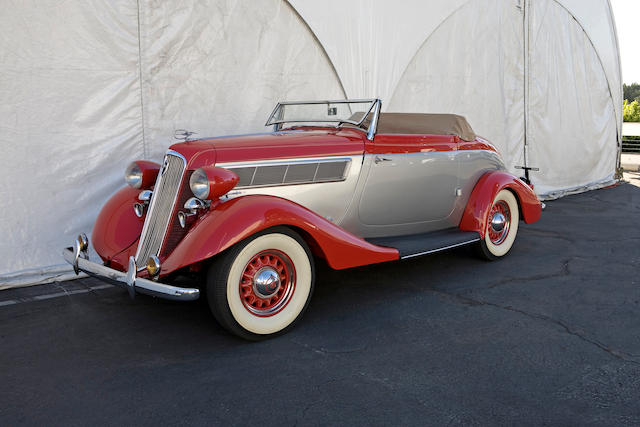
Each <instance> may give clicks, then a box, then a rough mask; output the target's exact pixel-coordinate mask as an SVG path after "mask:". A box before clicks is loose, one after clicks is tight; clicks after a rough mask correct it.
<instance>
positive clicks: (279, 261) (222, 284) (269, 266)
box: [207, 227, 314, 341]
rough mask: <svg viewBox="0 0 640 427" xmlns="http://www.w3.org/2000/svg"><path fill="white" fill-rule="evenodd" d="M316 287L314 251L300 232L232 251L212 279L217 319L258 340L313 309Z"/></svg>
mask: <svg viewBox="0 0 640 427" xmlns="http://www.w3.org/2000/svg"><path fill="white" fill-rule="evenodd" d="M313 285H314V266H313V257H312V256H311V252H310V251H309V248H308V246H307V244H306V243H305V241H304V240H303V239H302V238H301V237H300V236H299V235H298V234H297V233H295V232H293V231H292V230H290V229H288V228H284V227H282V228H277V229H271V230H269V231H267V232H263V233H259V234H257V235H255V236H252V237H250V238H248V239H245V240H243V241H242V242H240V243H238V244H236V245H235V246H233V247H231V248H230V249H228V250H227V251H226V252H225V253H223V254H221V255H220V257H219V258H218V259H217V260H215V262H214V263H213V264H212V265H211V267H210V269H209V272H208V274H207V296H208V301H209V307H210V308H211V311H212V313H213V315H214V316H215V318H216V319H217V320H218V322H219V323H220V324H221V325H222V326H223V327H224V328H225V329H227V330H228V331H229V332H231V333H233V334H235V335H238V336H240V337H242V338H245V339H249V340H254V341H256V340H260V339H264V338H269V337H271V336H274V335H277V334H280V333H284V332H285V331H287V330H288V329H289V328H291V327H292V326H293V325H294V324H295V322H297V321H298V320H299V319H300V318H301V317H302V314H303V313H304V311H305V309H306V308H307V305H308V304H309V300H310V299H311V295H312V293H313Z"/></svg>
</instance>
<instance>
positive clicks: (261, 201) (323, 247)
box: [162, 195, 399, 275]
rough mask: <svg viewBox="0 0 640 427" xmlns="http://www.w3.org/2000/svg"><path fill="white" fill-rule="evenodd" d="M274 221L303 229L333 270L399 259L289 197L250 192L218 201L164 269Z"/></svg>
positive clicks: (222, 247) (393, 251)
mask: <svg viewBox="0 0 640 427" xmlns="http://www.w3.org/2000/svg"><path fill="white" fill-rule="evenodd" d="M278 225H284V226H291V227H294V228H297V229H300V230H303V231H304V232H305V233H306V234H307V235H308V236H309V237H310V238H311V239H312V240H313V241H312V242H309V243H311V245H312V246H316V247H317V248H319V250H320V251H321V252H322V256H323V257H324V258H325V259H326V260H327V263H328V264H329V266H331V267H332V268H334V269H337V270H340V269H344V268H351V267H357V266H361V265H367V264H375V263H379V262H385V261H393V260H397V259H399V255H398V251H397V250H396V249H392V248H384V247H380V246H376V245H373V244H371V243H368V242H366V241H365V240H363V239H361V238H359V237H357V236H354V235H353V234H351V233H349V232H347V231H345V230H344V229H342V228H340V227H338V226H337V225H335V224H333V223H331V222H330V221H328V220H326V219H325V218H323V217H321V216H320V215H318V214H316V213H314V212H312V211H310V210H309V209H307V208H305V207H303V206H301V205H298V204H297V203H294V202H292V201H290V200H286V199H283V198H280V197H275V196H267V195H249V196H242V197H238V198H235V199H232V200H230V201H227V202H224V203H221V204H218V205H217V206H215V208H213V209H212V210H210V211H209V212H208V213H207V214H205V215H204V216H203V217H201V218H200V219H199V220H198V221H197V222H196V223H195V224H194V225H193V227H192V228H191V230H189V232H188V233H187V235H186V236H185V237H184V239H182V241H181V242H180V244H179V245H178V246H177V247H176V249H175V250H174V251H173V252H172V253H171V255H169V256H168V257H167V259H166V260H165V261H164V262H163V265H162V270H163V273H162V274H163V275H165V274H169V273H171V272H173V271H176V270H178V269H180V268H183V267H186V266H188V265H191V264H194V263H197V262H200V261H203V260H206V259H208V258H211V257H212V256H214V255H216V254H218V253H220V252H222V251H224V250H225V249H227V248H229V247H230V246H232V245H234V244H236V243H238V242H239V241H241V240H242V239H245V238H247V237H249V236H251V235H252V234H255V233H257V232H259V231H262V230H265V229H267V228H270V227H274V226H278ZM303 237H304V236H303Z"/></svg>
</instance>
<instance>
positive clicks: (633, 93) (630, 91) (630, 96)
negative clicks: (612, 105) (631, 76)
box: [622, 83, 640, 102]
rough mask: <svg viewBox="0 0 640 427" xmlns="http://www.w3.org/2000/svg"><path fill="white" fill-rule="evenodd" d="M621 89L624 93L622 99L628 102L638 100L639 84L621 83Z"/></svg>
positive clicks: (639, 99) (639, 100)
mask: <svg viewBox="0 0 640 427" xmlns="http://www.w3.org/2000/svg"><path fill="white" fill-rule="evenodd" d="M622 91H623V93H624V99H626V100H627V101H629V102H633V101H638V102H640V84H638V83H631V84H630V85H626V84H623V85H622Z"/></svg>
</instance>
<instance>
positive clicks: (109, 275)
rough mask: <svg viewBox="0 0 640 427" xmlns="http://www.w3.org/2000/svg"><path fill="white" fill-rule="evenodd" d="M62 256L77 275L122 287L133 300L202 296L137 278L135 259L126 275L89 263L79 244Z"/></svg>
mask: <svg viewBox="0 0 640 427" xmlns="http://www.w3.org/2000/svg"><path fill="white" fill-rule="evenodd" d="M62 255H63V256H64V259H65V260H66V261H67V262H68V263H69V264H71V265H72V266H73V269H74V270H75V272H76V274H78V273H79V272H80V271H84V272H85V273H87V274H88V275H90V276H94V277H96V278H98V279H100V280H103V281H105V282H107V283H111V284H112V285H116V286H120V287H121V288H124V289H126V290H127V291H129V295H130V296H131V297H132V298H133V297H134V296H135V294H136V293H137V292H139V293H141V294H146V295H152V296H155V297H160V298H164V299H170V300H176V301H192V300H195V299H198V297H199V296H200V290H199V289H197V288H180V287H177V286H170V285H165V284H163V283H158V282H155V281H153V280H149V279H142V278H138V277H136V273H137V267H136V263H135V261H134V259H133V257H130V258H129V270H128V271H127V272H126V273H124V272H122V271H118V270H114V269H113V268H109V267H106V266H104V265H102V264H98V263H95V262H92V261H89V256H88V255H87V252H86V251H82V250H81V249H80V245H79V244H78V243H77V242H76V245H75V247H73V248H66V249H63V250H62Z"/></svg>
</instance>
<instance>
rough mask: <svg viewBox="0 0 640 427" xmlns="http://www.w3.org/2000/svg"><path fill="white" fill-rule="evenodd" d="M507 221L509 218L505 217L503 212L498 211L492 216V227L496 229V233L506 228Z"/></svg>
mask: <svg viewBox="0 0 640 427" xmlns="http://www.w3.org/2000/svg"><path fill="white" fill-rule="evenodd" d="M506 223H507V219H506V218H505V217H504V215H503V214H502V212H496V213H495V214H494V215H493V217H492V218H491V228H493V231H495V232H496V233H500V232H501V231H502V230H504V226H505V224H506Z"/></svg>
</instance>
